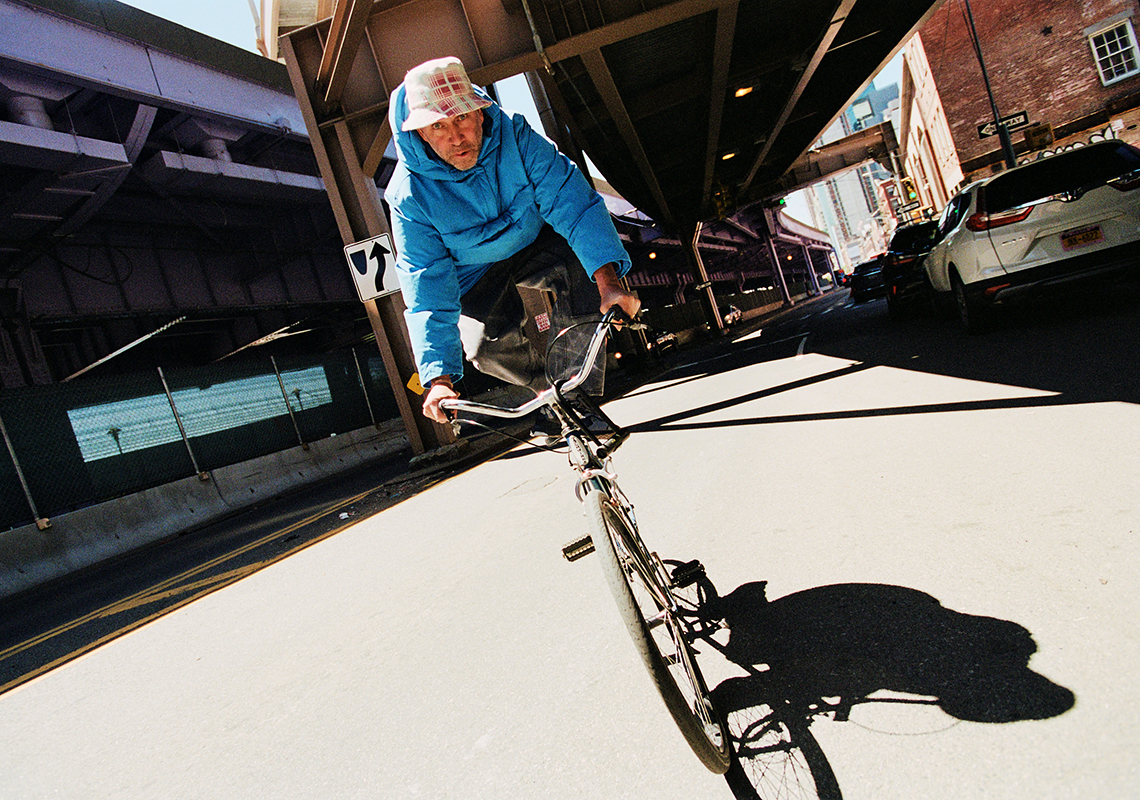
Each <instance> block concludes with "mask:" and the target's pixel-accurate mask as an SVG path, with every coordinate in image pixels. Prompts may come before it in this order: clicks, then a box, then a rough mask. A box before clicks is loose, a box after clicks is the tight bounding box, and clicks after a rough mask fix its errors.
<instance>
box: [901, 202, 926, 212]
mask: <svg viewBox="0 0 1140 800" xmlns="http://www.w3.org/2000/svg"><path fill="white" fill-rule="evenodd" d="M920 205H922V204H921V203H920V202H919V201H918V200H915V201H914V202H913V203H907V204H906V205H904V206H899V211H914V210H915V209H916V208H918V207H919V206H920Z"/></svg>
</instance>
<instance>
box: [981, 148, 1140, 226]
mask: <svg viewBox="0 0 1140 800" xmlns="http://www.w3.org/2000/svg"><path fill="white" fill-rule="evenodd" d="M1136 170H1140V150H1137V149H1136V148H1135V147H1132V146H1131V145H1127V144H1125V143H1124V142H1104V143H1098V144H1090V145H1088V146H1087V147H1079V148H1077V149H1075V150H1069V151H1067V152H1064V153H1058V154H1057V155H1055V156H1049V157H1048V158H1043V159H1041V160H1040V161H1035V162H1033V163H1032V164H1026V165H1025V166H1023V167H1018V168H1017V169H1013V170H1010V171H1009V172H1006V173H1004V174H1002V175H998V176H997V177H996V178H994V179H993V180H992V181H990V182H989V183H987V184H986V185H985V187H984V190H983V191H984V193H985V194H984V198H983V200H984V203H985V210H986V212H987V213H989V214H996V213H998V212H999V211H1005V210H1006V209H1009V208H1016V207H1018V206H1022V205H1025V204H1027V203H1032V202H1033V201H1034V200H1040V199H1042V198H1043V197H1051V196H1053V195H1055V194H1061V193H1063V192H1072V191H1077V190H1082V189H1083V190H1088V189H1092V188H1095V187H1097V186H1100V185H1101V184H1103V183H1105V182H1106V181H1110V180H1112V179H1113V178H1119V177H1120V176H1121V175H1125V174H1127V173H1129V172H1135V171H1136Z"/></svg>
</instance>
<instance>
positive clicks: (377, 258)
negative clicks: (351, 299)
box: [344, 233, 400, 303]
mask: <svg viewBox="0 0 1140 800" xmlns="http://www.w3.org/2000/svg"><path fill="white" fill-rule="evenodd" d="M344 257H345V258H347V259H348V271H349V272H350V273H352V280H353V281H354V282H355V283H356V293H357V295H359V296H360V301H361V302H362V303H363V302H367V301H369V300H375V299H376V298H377V297H382V296H384V295H386V294H392V293H393V292H398V291H400V281H399V279H398V278H397V277H396V256H395V254H394V253H393V252H392V240H391V238H389V236H388V234H386V233H382V234H380V235H379V236H373V237H372V238H371V239H365V240H364V241H363V242H353V243H352V244H347V245H345V246H344Z"/></svg>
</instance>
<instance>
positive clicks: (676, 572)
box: [669, 558, 705, 589]
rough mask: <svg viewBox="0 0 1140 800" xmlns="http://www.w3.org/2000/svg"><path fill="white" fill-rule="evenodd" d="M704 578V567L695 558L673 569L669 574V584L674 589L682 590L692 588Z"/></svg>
mask: <svg viewBox="0 0 1140 800" xmlns="http://www.w3.org/2000/svg"><path fill="white" fill-rule="evenodd" d="M704 576H705V565H704V564H702V563H701V562H700V561H698V560H696V559H695V558H694V559H693V560H692V561H686V562H685V563H684V564H681V565H679V566H677V567H674V568H673V571H672V572H671V573H670V574H669V578H670V583H671V585H672V587H673V588H674V589H684V588H685V587H686V586H692V585H693V584H694V583H696V582H697V581H698V580H700V579H701V578H703V577H704Z"/></svg>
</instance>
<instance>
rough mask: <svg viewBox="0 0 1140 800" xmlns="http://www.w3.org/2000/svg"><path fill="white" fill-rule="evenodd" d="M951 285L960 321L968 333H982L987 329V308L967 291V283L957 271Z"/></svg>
mask: <svg viewBox="0 0 1140 800" xmlns="http://www.w3.org/2000/svg"><path fill="white" fill-rule="evenodd" d="M950 287H951V290H952V291H953V292H954V304H955V306H956V307H957V310H958V321H959V322H961V323H962V328H963V329H964V330H965V331H966V333H971V334H974V333H982V332H983V331H985V330H986V327H987V325H986V323H987V314H986V309H985V308H984V307H983V306H982V304H981V303H979V302H978V301H977V300H975V299H973V298H972V297H970V295H969V294H967V293H966V284H965V283H963V282H962V279H961V277H959V276H958V273H957V272H954V273H953V274H952V276H951V278H950Z"/></svg>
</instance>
